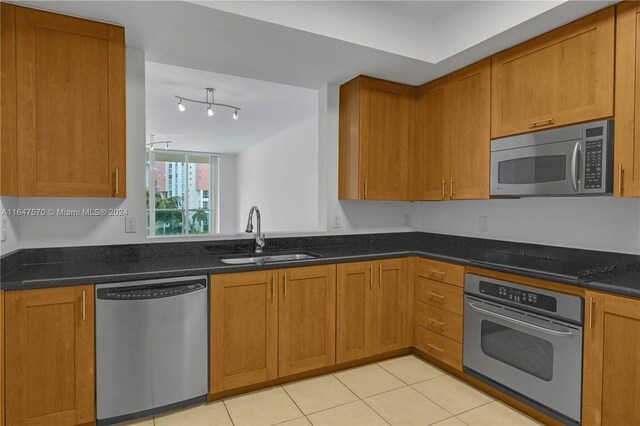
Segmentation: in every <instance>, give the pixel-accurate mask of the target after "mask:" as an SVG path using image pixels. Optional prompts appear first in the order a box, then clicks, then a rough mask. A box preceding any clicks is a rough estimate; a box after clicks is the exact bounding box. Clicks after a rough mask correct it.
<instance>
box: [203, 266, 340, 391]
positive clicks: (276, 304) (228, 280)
mask: <svg viewBox="0 0 640 426" xmlns="http://www.w3.org/2000/svg"><path fill="white" fill-rule="evenodd" d="M335 270H336V267H335V265H326V266H325V265H323V266H310V267H302V268H289V269H280V270H272V271H256V272H239V273H235V274H219V275H211V327H210V330H211V337H210V340H211V364H210V368H209V370H210V384H209V386H210V391H211V393H219V392H222V391H225V390H229V389H237V388H241V387H244V386H249V385H254V384H258V383H262V382H266V381H269V380H273V379H276V378H278V377H283V376H288V375H290V374H295V373H300V372H303V371H307V370H312V369H315V368H320V367H325V366H328V365H332V364H334V363H335V311H336V304H335V303H336V302H335V300H336V273H335Z"/></svg>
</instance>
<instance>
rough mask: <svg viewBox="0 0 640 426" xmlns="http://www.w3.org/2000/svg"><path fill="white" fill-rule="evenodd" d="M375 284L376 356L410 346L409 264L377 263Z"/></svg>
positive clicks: (395, 261)
mask: <svg viewBox="0 0 640 426" xmlns="http://www.w3.org/2000/svg"><path fill="white" fill-rule="evenodd" d="M375 278H376V281H377V282H376V283H374V289H375V290H374V294H375V296H374V300H375V308H374V312H375V313H374V336H375V339H374V340H375V345H376V346H375V352H376V353H383V352H388V351H392V350H394V349H400V348H404V347H406V346H407V260H406V259H389V260H381V261H379V262H376V267H375Z"/></svg>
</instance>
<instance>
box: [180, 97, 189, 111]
mask: <svg viewBox="0 0 640 426" xmlns="http://www.w3.org/2000/svg"><path fill="white" fill-rule="evenodd" d="M178 109H179V110H180V112H184V110H185V109H187V108H186V107H185V106H184V105H183V104H182V99H180V101H178Z"/></svg>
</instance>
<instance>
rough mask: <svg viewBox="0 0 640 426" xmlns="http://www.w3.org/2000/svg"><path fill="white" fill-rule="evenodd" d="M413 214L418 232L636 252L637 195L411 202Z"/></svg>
mask: <svg viewBox="0 0 640 426" xmlns="http://www.w3.org/2000/svg"><path fill="white" fill-rule="evenodd" d="M416 216H417V229H418V230H420V231H426V232H436V233H442V234H452V235H465V236H471V237H478V238H490V239H497V240H508V241H519V242H527V243H539V244H546V245H555V246H565V247H576V248H584V249H593V250H605V251H616V252H625V253H635V254H640V200H638V199H617V198H613V197H585V198H523V199H514V200H478V201H437V202H428V203H416ZM480 216H487V218H488V225H489V232H480V231H479V217H480Z"/></svg>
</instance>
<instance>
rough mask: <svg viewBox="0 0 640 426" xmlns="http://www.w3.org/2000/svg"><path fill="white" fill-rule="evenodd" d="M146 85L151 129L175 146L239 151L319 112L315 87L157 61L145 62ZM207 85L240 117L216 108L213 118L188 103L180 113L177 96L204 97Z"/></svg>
mask: <svg viewBox="0 0 640 426" xmlns="http://www.w3.org/2000/svg"><path fill="white" fill-rule="evenodd" d="M145 86H146V90H145V101H146V127H147V132H148V133H153V134H154V135H155V140H157V141H159V140H171V141H172V144H171V146H170V147H171V149H178V150H187V151H202V152H217V153H238V152H241V151H244V150H245V149H247V148H248V147H250V146H252V145H254V144H256V143H260V142H262V141H264V140H266V139H268V138H271V137H273V136H275V135H278V134H280V133H282V132H284V131H285V130H288V129H290V128H292V127H294V126H296V125H298V124H301V123H303V122H305V121H307V120H310V119H313V118H315V117H317V114H318V92H317V91H316V90H311V89H306V88H301V87H293V86H287V85H283V84H276V83H268V82H265V81H258V80H253V79H247V78H242V77H235V76H230V75H224V74H216V73H211V72H207V71H200V70H194V69H189V68H183V67H176V66H172V65H165V64H158V63H154V62H147V63H146V72H145ZM205 87H213V88H214V89H215V90H216V91H215V101H216V102H218V103H223V104H231V105H234V106H237V107H239V108H241V109H242V110H241V111H240V116H239V120H237V121H236V120H234V119H233V118H232V114H233V110H232V109H229V108H224V107H216V106H214V107H213V110H214V111H215V115H214V116H213V117H209V116H208V115H207V106H206V105H200V104H195V103H191V102H186V101H185V102H183V103H184V105H185V107H186V110H185V111H184V112H180V111H178V108H177V103H178V100H177V99H176V98H175V97H174V95H178V96H183V97H185V98H189V99H195V100H204V96H205V92H204V88H205ZM148 137H149V135H147V138H148ZM147 140H148V139H147ZM156 148H164V146H163V145H158V146H157V147H156Z"/></svg>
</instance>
